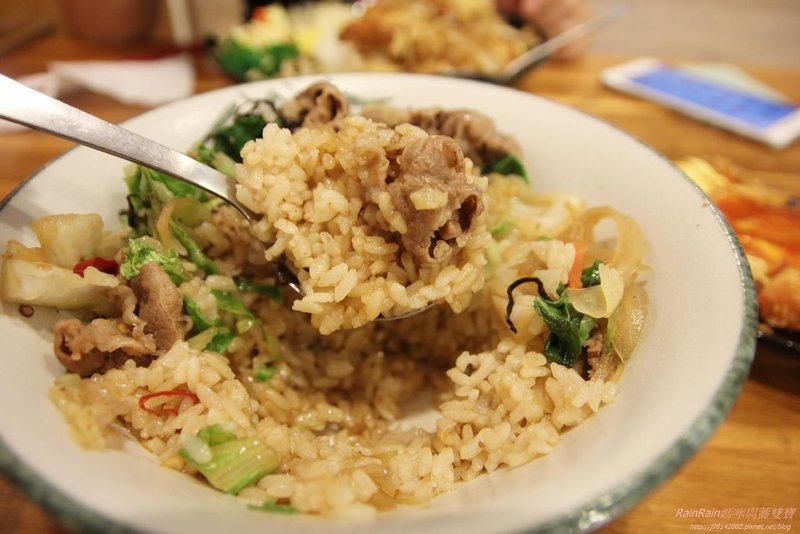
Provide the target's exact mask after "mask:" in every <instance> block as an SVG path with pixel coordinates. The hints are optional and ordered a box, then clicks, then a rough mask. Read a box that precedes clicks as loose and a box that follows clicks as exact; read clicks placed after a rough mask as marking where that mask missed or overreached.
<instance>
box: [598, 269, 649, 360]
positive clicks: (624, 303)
mask: <svg viewBox="0 0 800 534" xmlns="http://www.w3.org/2000/svg"><path fill="white" fill-rule="evenodd" d="M648 306H649V300H648V297H647V292H646V291H645V290H644V287H642V285H641V284H631V285H630V286H628V288H627V289H626V290H625V294H624V295H622V299H621V300H620V302H619V306H617V309H616V310H615V311H614V313H612V314H611V317H609V318H608V336H609V338H610V340H611V346H612V347H614V351H615V352H616V353H617V355H618V356H619V358H620V359H621V360H622V361H623V362H626V361H628V359H629V358H630V357H631V355H632V354H633V351H634V349H635V348H636V345H637V344H638V343H639V339H640V338H641V337H642V330H643V329H644V325H645V323H646V321H647V311H648Z"/></svg>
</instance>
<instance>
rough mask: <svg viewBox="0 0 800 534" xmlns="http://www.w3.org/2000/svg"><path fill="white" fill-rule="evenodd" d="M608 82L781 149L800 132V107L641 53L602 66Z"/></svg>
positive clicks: (615, 86) (616, 87)
mask: <svg viewBox="0 0 800 534" xmlns="http://www.w3.org/2000/svg"><path fill="white" fill-rule="evenodd" d="M602 81H603V83H605V84H606V85H608V86H609V87H612V88H614V89H617V90H619V91H624V92H626V93H630V94H633V95H636V96H639V97H641V98H646V99H649V100H653V101H656V102H659V103H661V104H664V105H665V106H668V107H670V108H672V109H675V110H676V111H680V112H682V113H684V114H686V115H689V116H691V117H694V118H696V119H699V120H702V121H704V122H708V123H710V124H713V125H716V126H719V127H721V128H725V129H727V130H730V131H732V132H735V133H738V134H740V135H743V136H746V137H749V138H751V139H755V140H757V141H761V142H763V143H766V144H768V145H770V146H772V147H775V148H782V147H785V146H786V145H788V144H789V143H791V142H792V141H794V140H795V139H796V138H797V137H798V136H800V108H799V107H798V106H797V105H796V104H793V103H791V102H785V101H781V100H776V99H771V98H769V97H766V96H762V95H758V94H755V93H749V92H747V91H744V90H740V89H736V88H732V87H727V86H725V85H723V84H720V83H715V82H713V81H711V80H706V79H703V78H702V77H699V76H696V75H693V74H692V73H689V72H684V71H681V70H677V69H675V68H672V67H670V66H668V65H666V64H665V63H663V62H661V61H659V60H657V59H651V58H642V59H637V60H634V61H630V62H627V63H623V64H621V65H617V66H615V67H610V68H608V69H606V70H604V71H603V73H602Z"/></svg>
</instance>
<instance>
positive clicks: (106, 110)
mask: <svg viewBox="0 0 800 534" xmlns="http://www.w3.org/2000/svg"><path fill="white" fill-rule="evenodd" d="M159 51H162V48H160V47H158V46H157V45H145V46H140V47H135V48H134V49H128V50H121V49H116V50H115V49H108V48H102V47H98V46H96V45H92V44H90V43H85V42H79V41H75V40H72V39H70V38H68V37H66V36H63V35H59V34H55V35H51V36H48V37H44V38H41V39H39V40H37V41H35V42H32V43H29V44H28V45H25V46H23V47H20V48H18V49H17V50H15V51H13V52H12V53H10V54H8V55H6V56H4V57H0V72H2V73H3V74H6V75H10V76H21V75H24V74H29V73H33V72H39V71H42V70H44V69H45V68H46V65H47V63H48V62H49V61H53V60H85V59H121V58H130V57H141V56H142V54H145V55H147V54H155V53H158V52H159ZM625 59H627V58H623V57H596V56H589V57H587V58H585V59H582V60H579V61H576V62H572V63H564V64H547V65H545V66H543V67H541V68H540V69H539V70H537V71H535V72H534V73H532V74H531V75H529V76H528V77H527V78H526V79H524V80H523V81H522V82H521V83H520V86H519V87H520V88H521V89H524V90H527V91H531V92H534V93H537V94H540V95H544V96H547V97H550V98H552V99H554V100H558V101H560V102H564V103H566V104H569V105H571V106H574V107H577V108H580V109H582V110H585V111H587V112H589V113H591V114H594V115H596V116H598V117H601V118H603V119H605V120H607V121H608V122H610V123H612V124H614V125H617V126H619V127H620V128H622V129H624V130H627V131H629V132H631V133H632V134H634V135H635V136H637V137H639V138H640V139H642V140H643V141H645V142H646V143H648V144H650V145H651V146H653V147H654V148H656V149H657V150H659V151H661V152H662V153H664V154H665V155H666V156H667V157H670V158H673V159H678V158H682V157H685V156H690V155H706V154H715V155H720V156H724V157H726V158H728V159H729V160H730V161H732V162H733V163H735V164H737V165H739V166H741V167H743V168H746V169H751V170H754V171H759V173H760V176H761V177H763V178H764V180H766V181H768V182H771V183H772V184H774V185H776V186H779V187H783V188H785V189H786V190H788V191H791V192H793V193H795V194H797V195H798V196H800V180H798V179H797V175H798V174H800V142H798V143H795V144H794V145H793V146H791V147H789V148H787V149H784V150H781V151H775V150H772V149H769V148H766V147H765V146H762V145H759V144H757V143H754V142H751V141H748V140H745V139H742V138H739V137H736V136H734V135H732V134H728V133H726V132H723V131H720V130H717V129H715V128H712V127H709V126H706V125H703V124H700V123H698V122H695V121H693V120H690V119H687V118H685V117H682V116H680V115H677V114H675V113H673V112H671V111H668V110H666V109H664V108H663V107H661V106H658V105H655V104H651V103H648V102H645V101H642V100H638V99H634V98H630V97H627V96H623V95H621V94H619V93H615V92H613V91H610V90H608V89H606V88H604V87H602V86H601V84H600V83H599V81H598V79H599V78H598V76H599V73H600V71H601V70H602V69H603V68H604V67H606V66H610V65H613V64H615V63H619V62H621V61H623V60H625ZM746 70H747V71H748V72H749V73H750V74H752V75H754V76H755V77H757V78H759V79H760V80H761V81H763V82H765V83H767V84H768V85H770V86H772V87H774V88H775V89H777V90H778V91H781V92H783V93H784V94H786V95H788V96H789V97H791V98H792V99H793V100H794V101H795V102H798V101H800V70H778V69H757V68H753V69H746ZM197 71H198V77H197V86H196V91H197V92H204V91H208V90H211V89H215V88H218V87H223V86H225V85H228V84H229V81H228V80H227V79H225V78H224V77H222V76H221V75H219V73H217V72H215V71H214V69H213V68H212V67H211V66H210V65H209V64H208V63H207V62H206V61H205V60H204V59H202V58H198V59H197ZM65 100H66V101H67V102H69V103H70V104H72V105H73V106H76V107H78V108H81V109H84V110H86V111H89V112H91V113H93V114H95V115H98V116H100V117H102V118H104V119H106V120H109V121H111V122H119V121H122V120H125V119H127V118H130V117H132V116H134V115H136V114H138V113H140V112H142V111H144V108H141V107H137V106H129V105H123V104H120V103H118V102H116V101H114V100H112V99H110V98H108V97H104V96H99V95H96V94H92V93H89V92H80V93H76V94H72V95H69V96H68V97H66V98H65ZM540 127H546V125H541V126H540ZM70 146H71V144H70V143H68V142H66V141H62V140H59V139H56V138H53V137H49V136H46V135H44V134H40V133H36V132H29V131H26V132H20V133H13V134H4V135H0V197H4V196H5V195H6V194H8V193H9V192H10V191H11V190H12V189H13V188H14V187H15V186H16V185H17V184H18V183H20V182H21V181H22V180H24V179H25V178H26V177H27V176H28V175H29V174H31V173H32V172H34V171H35V170H36V169H38V168H39V167H40V166H42V165H43V164H44V163H45V162H47V161H48V160H50V159H51V158H53V157H54V156H56V155H58V154H59V153H61V152H63V151H65V150H66V149H68V148H70ZM698 508H705V509H720V510H722V509H726V508H727V509H731V510H732V511H733V513H737V512H736V511H737V510H738V511H741V513H744V514H747V513H748V512H749V510H750V509H755V510H756V513H757V514H758V513H760V512H761V511H762V510H764V509H767V508H769V509H770V510H772V509H781V510H782V513H783V514H784V515H787V514H788V515H792V518H789V519H782V520H781V521H775V520H772V519H770V520H768V521H764V522H771V523H781V524H784V525H792V526H795V527H798V526H800V511H797V512H794V513H792V512H791V510H792V509H796V508H800V356H797V355H792V354H789V353H787V352H784V351H782V350H779V349H775V348H772V347H770V346H767V345H763V344H761V345H759V347H758V352H757V355H756V359H755V363H754V364H753V367H752V370H751V372H750V376H749V378H748V380H747V382H746V383H745V385H744V389H743V391H742V394H741V396H740V397H739V399H738V400H737V402H736V404H735V405H734V407H733V409H732V410H731V412H730V414H729V416H728V417H727V418H726V420H725V421H724V423H723V424H722V425H721V426H720V428H719V430H718V431H717V432H716V433H715V434H714V435H713V436H712V437H711V439H710V440H709V442H708V443H707V444H706V446H705V447H704V448H703V449H702V450H701V451H700V452H699V453H698V454H697V455H696V456H695V457H693V458H692V459H691V460H690V461H689V462H687V463H686V464H685V465H684V466H683V467H682V468H681V469H680V470H679V471H678V472H677V473H676V474H675V475H674V476H673V477H672V478H671V479H670V480H669V481H667V482H666V483H665V484H663V485H662V486H661V487H659V488H658V489H656V490H655V491H654V492H653V493H651V494H650V495H649V496H648V497H647V498H645V499H644V500H643V501H641V502H640V503H639V504H638V505H637V506H636V507H635V508H633V509H632V510H631V511H630V512H628V513H627V514H625V515H623V516H622V517H620V518H618V519H617V520H615V521H613V522H612V523H611V524H609V525H607V526H606V527H604V528H603V529H602V531H603V532H610V533H618V532H684V531H686V530H689V527H690V524H691V522H692V521H690V520H687V519H685V518H681V517H677V513H678V510H679V509H683V510H687V509H698ZM770 513H772V512H770ZM723 521H724V522H726V523H728V524H731V523H734V524H735V523H740V522H742V523H748V524H752V523H754V522H756V521H755V520H753V519H742V520H736V519H735V518H734V519H727V520H723ZM702 522H704V523H710V522H711V521H708V520H706V521H702ZM0 530H2V531H3V532H48V531H49V532H60V531H64V530H65V529H64V527H62V526H61V525H59V523H58V522H57V521H56V520H55V519H54V518H53V517H52V516H51V515H49V514H48V513H47V512H46V511H44V510H42V509H41V508H40V507H39V506H38V505H37V504H35V503H33V502H32V501H30V500H28V499H27V497H25V496H24V495H23V494H22V493H21V492H20V491H19V490H18V489H17V488H16V487H14V486H12V485H11V484H10V483H8V482H5V481H4V480H3V479H0Z"/></svg>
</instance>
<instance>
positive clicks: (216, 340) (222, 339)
mask: <svg viewBox="0 0 800 534" xmlns="http://www.w3.org/2000/svg"><path fill="white" fill-rule="evenodd" d="M235 337H236V334H234V333H233V332H231V330H230V328H227V327H224V326H221V327H219V331H218V332H217V333H216V334H215V335H214V337H213V338H212V339H211V341H210V342H209V343H208V345H206V348H205V350H210V351H211V352H216V353H217V354H225V351H226V350H228V345H230V344H231V341H233V338H235Z"/></svg>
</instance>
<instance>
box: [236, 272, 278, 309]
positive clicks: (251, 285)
mask: <svg viewBox="0 0 800 534" xmlns="http://www.w3.org/2000/svg"><path fill="white" fill-rule="evenodd" d="M233 281H234V282H235V283H236V288H237V289H238V290H239V291H251V292H253V293H258V294H259V295H263V296H265V297H268V298H271V299H272V300H274V301H275V302H277V303H278V304H280V303H282V302H283V292H282V291H281V288H279V287H278V286H275V285H268V284H258V283H256V282H253V281H251V280H248V279H247V278H245V277H244V276H237V277H235V278H234V279H233Z"/></svg>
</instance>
